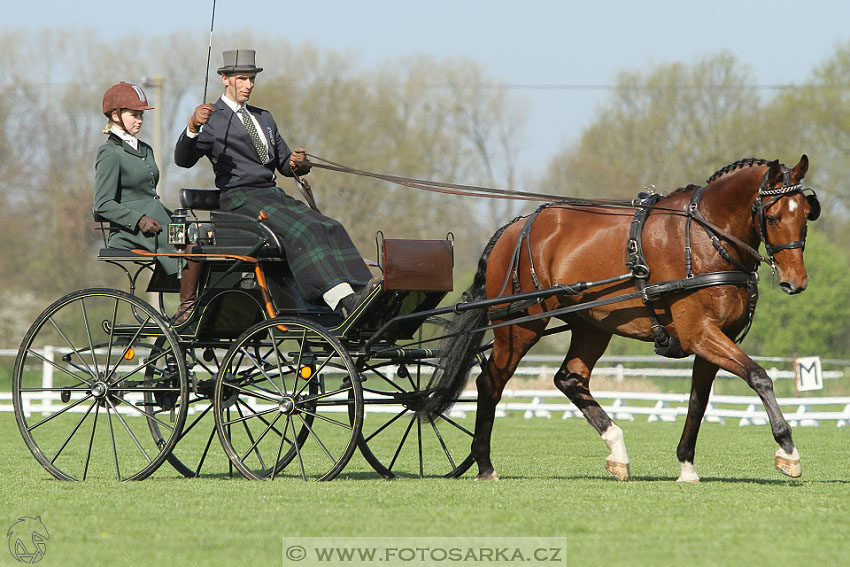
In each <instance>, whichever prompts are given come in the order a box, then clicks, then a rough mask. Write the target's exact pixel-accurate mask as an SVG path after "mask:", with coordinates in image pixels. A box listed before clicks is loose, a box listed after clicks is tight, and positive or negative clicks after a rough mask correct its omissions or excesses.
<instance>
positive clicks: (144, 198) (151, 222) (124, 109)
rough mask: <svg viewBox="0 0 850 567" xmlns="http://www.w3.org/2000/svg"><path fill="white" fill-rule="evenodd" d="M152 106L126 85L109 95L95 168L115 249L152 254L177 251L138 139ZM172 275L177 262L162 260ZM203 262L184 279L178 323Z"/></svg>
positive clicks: (97, 202)
mask: <svg viewBox="0 0 850 567" xmlns="http://www.w3.org/2000/svg"><path fill="white" fill-rule="evenodd" d="M151 109H153V107H152V106H149V105H148V100H147V97H146V96H145V93H144V92H143V91H142V89H140V88H139V87H137V86H136V85H132V84H130V83H125V82H123V81H122V82H120V83H118V84H117V85H113V86H111V87H109V89H108V90H107V91H106V93H104V95H103V114H104V115H105V116H106V118H107V119H108V120H109V122H108V123H107V125H106V128H104V130H103V133H104V134H107V135H108V136H109V137H108V138H107V140H106V142H105V143H104V144H103V145H102V146H100V148H99V150H98V153H97V164H96V166H95V185H94V211H95V212H96V213H97V214H99V215H100V216H102V217H103V218H105V219H107V220H109V221H110V236H109V246H110V247H111V248H122V249H133V248H143V249H145V250H149V251H151V252H164V253H169V252H174V251H175V250H174V247H173V246H171V245H170V244H168V239H167V237H166V233H163V231H162V228H163V227H164V226H168V223H169V222H171V211H169V210H168V209H167V208H165V205H163V204H162V202H161V201H160V200H159V195H157V192H156V184H157V182H158V181H159V168H158V167H157V166H156V161H154V155H153V150H152V149H151V147H150V146H149V145H148V144H146V143H144V142H142V141H140V140H139V139H138V138H136V134H138V133H139V130H140V129H141V128H142V123H143V121H144V118H143V114H144V111H145V110H151ZM156 260H157V262H159V264H160V266H162V268H163V269H164V270H165V272H166V273H168V274H169V275H174V274H176V273H177V267H178V262H177V259H176V258H170V257H168V256H157V257H156ZM200 268H201V264H200V263H198V262H193V261H189V262H187V266H186V268H185V269H184V271H183V274H182V278H181V279H180V307H179V308H178V310H177V318H176V321H175V322H176V323H178V324H180V323H183V322H185V321H186V320H187V319H188V318H189V315H190V314H191V311H192V309H193V307H194V304H195V300H196V298H197V295H196V291H195V290H196V288H197V285H198V277H199V275H200Z"/></svg>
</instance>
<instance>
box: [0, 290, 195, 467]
mask: <svg viewBox="0 0 850 567" xmlns="http://www.w3.org/2000/svg"><path fill="white" fill-rule="evenodd" d="M187 393H188V392H187V383H186V366H185V364H184V363H183V355H182V353H181V352H180V346H179V343H178V339H177V336H176V335H175V334H174V332H173V331H172V330H171V328H170V327H169V326H168V324H167V323H166V322H165V320H164V319H163V318H162V316H161V315H159V313H158V312H157V310H156V309H154V308H153V307H151V306H150V305H149V304H148V303H146V302H145V301H143V300H141V299H139V298H138V297H135V296H133V295H130V294H128V293H125V292H123V291H118V290H113V289H85V290H80V291H76V292H74V293H70V294H68V295H66V296H65V297H63V298H61V299H59V300H58V301H56V302H55V303H53V304H52V305H51V306H50V307H48V308H47V309H46V310H45V311H44V312H43V313H42V314H41V315H39V317H38V318H37V319H36V320H35V322H34V323H33V325H32V327H30V329H29V331H27V334H26V336H25V337H24V340H23V343H22V344H21V348H20V350H19V351H18V356H17V358H16V359H15V369H14V373H13V376H12V399H13V402H14V406H15V418H16V420H17V422H18V427H19V429H20V430H21V434H22V435H23V437H24V441H25V442H26V444H27V446H28V447H29V449H30V451H31V452H32V454H33V455H34V456H35V458H36V459H37V460H38V462H39V463H41V465H42V466H43V467H44V468H45V469H47V471H48V472H50V474H52V475H53V476H54V477H56V478H58V479H60V480H85V479H86V478H89V477H92V476H97V477H108V476H115V477H116V478H118V480H140V479H143V478H145V477H147V476H149V475H150V474H151V473H153V472H154V471H155V470H156V469H157V467H159V465H160V464H162V462H163V461H164V460H165V458H166V457H167V456H168V454H169V453H170V452H171V450H172V449H173V447H174V444H175V443H176V442H177V439H178V438H179V436H180V431H181V429H182V427H183V422H184V420H185V418H186V409H185V400H186V397H187ZM152 422H155V423H156V424H157V426H158V427H159V428H160V430H161V431H162V435H161V438H160V439H158V440H155V439H152V438H151V436H150V434H149V426H150V424H151V423H152Z"/></svg>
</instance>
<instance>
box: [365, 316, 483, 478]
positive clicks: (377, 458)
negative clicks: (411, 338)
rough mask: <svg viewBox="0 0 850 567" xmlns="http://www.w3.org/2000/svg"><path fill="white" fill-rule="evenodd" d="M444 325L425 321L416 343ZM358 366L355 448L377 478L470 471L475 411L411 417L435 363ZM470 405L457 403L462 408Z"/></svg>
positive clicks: (414, 360) (379, 362)
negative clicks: (360, 415) (360, 402)
mask: <svg viewBox="0 0 850 567" xmlns="http://www.w3.org/2000/svg"><path fill="white" fill-rule="evenodd" d="M446 325H447V322H446V321H445V320H444V319H441V318H438V317H431V318H429V319H427V320H425V321H424V322H423V325H422V327H420V330H419V339H418V340H419V341H422V340H424V339H427V338H430V337H431V336H439V334H441V333H443V332H444V329H445V326H446ZM423 346H426V348H427V346H429V345H428V343H425V344H424V345H423ZM357 364H358V368H359V369H360V372H361V375H362V376H363V379H364V383H363V399H364V404H365V407H366V412H367V413H368V419H365V420H364V422H363V427H362V431H363V436H362V438H361V439H360V441H359V448H360V452H361V453H362V454H363V457H364V458H365V459H366V461H367V462H368V463H369V464H370V465H371V466H372V468H374V469H375V471H376V472H378V474H380V475H382V476H384V477H386V478H394V477H399V476H400V477H411V476H414V477H415V476H418V477H437V476H442V477H449V478H454V477H458V476H460V475H462V474H463V473H465V472H466V471H467V470H468V469H469V467H470V466H472V463H473V462H474V460H473V458H472V455H471V444H472V436H473V434H472V431H473V430H474V420H475V413H474V411H468V410H467V411H464V412H461V411H453V410H452V409H449V410H448V411H446V412H445V413H444V414H442V415H440V416H439V417H437V418H435V419H424V418H417V417H416V415H415V414H416V410H417V409H418V408H419V407H420V406H421V404H422V402H423V401H424V399H425V398H426V396H427V395H428V389H427V388H428V381H429V380H430V378H431V375H432V373H433V372H434V370H435V368H436V367H437V363H436V361H435V360H434V359H431V360H429V359H427V358H422V357H418V356H413V357H409V358H404V357H399V358H395V359H393V358H390V359H384V360H381V359H370V360H368V361H358V363H357ZM474 401H475V399H474V398H470V399H468V400H467V399H459V400H458V402H461V403H462V404H463V406H466V405H467V404H465V403H464V402H474Z"/></svg>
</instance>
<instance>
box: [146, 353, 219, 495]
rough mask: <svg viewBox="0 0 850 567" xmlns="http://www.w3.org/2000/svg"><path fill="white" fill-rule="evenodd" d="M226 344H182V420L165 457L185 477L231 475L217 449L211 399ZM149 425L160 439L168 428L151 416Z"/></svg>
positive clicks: (163, 437) (165, 434)
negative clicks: (185, 380) (186, 387)
mask: <svg viewBox="0 0 850 567" xmlns="http://www.w3.org/2000/svg"><path fill="white" fill-rule="evenodd" d="M162 341H164V339H163V338H160V339H158V340H157V344H158V345H159V344H160V343H161V342H162ZM227 346H229V345H227V344H226V343H224V344H223V345H207V346H195V345H187V346H184V355H185V357H186V368H187V373H188V383H189V395H188V398H187V408H186V422H185V423H184V425H183V430H182V431H181V433H180V438H179V439H178V444H177V446H176V447H174V450H173V451H171V452H170V453H169V454H168V456H167V457H166V460H167V461H168V464H170V465H171V466H172V467H174V469H175V470H176V471H177V472H179V473H180V474H182V475H183V476H185V477H187V478H198V477H200V476H202V475H203V476H222V475H227V476H231V477H232V476H233V464H232V463H231V462H230V460H229V459H228V458H227V456H226V455H225V454H224V452H223V451H221V449H220V447H221V445H220V444H219V443H218V440H217V439H216V431H215V419H214V417H213V403H212V398H213V390H214V389H215V376H216V374H217V373H218V368H219V366H220V361H221V358H222V357H223V356H224V354H225V352H226V351H227ZM150 371H154V369H151V370H150ZM147 395H148V396H150V397H152V396H153V395H152V394H147ZM162 409H163V410H164V408H162ZM161 411H162V410H161ZM228 411H229V409H228ZM228 419H229V417H228ZM149 425H150V430H151V435H153V437H154V440H156V441H157V442H158V443H164V442H165V439H166V438H167V435H168V433H169V432H168V430H164V429H163V428H162V427H160V425H159V423H158V422H157V421H156V420H151V421H150V422H149Z"/></svg>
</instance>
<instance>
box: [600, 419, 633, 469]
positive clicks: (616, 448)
mask: <svg viewBox="0 0 850 567" xmlns="http://www.w3.org/2000/svg"><path fill="white" fill-rule="evenodd" d="M602 440H603V441H605V445H607V446H608V449H610V450H611V454H610V455H608V460H610V461H616V462H618V463H623V464H625V465H627V464H629V454H628V453H627V452H626V442H625V436H624V435H623V430H622V429H620V428H619V427H618V426H617V425H616V424H613V423H612V424H611V426H610V427H609V428H608V429H606V430H605V431H604V432H603V433H602Z"/></svg>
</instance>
